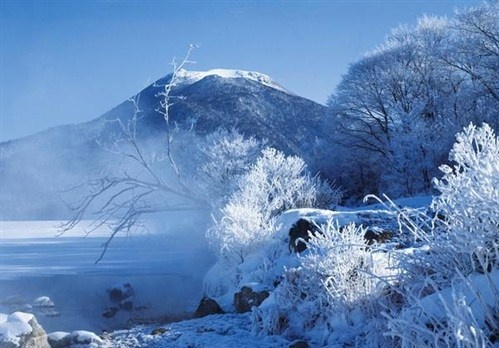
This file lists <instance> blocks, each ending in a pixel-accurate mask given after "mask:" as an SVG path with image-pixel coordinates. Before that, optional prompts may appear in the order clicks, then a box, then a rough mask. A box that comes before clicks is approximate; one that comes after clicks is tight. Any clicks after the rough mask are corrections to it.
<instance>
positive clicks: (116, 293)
mask: <svg viewBox="0 0 499 348" xmlns="http://www.w3.org/2000/svg"><path fill="white" fill-rule="evenodd" d="M107 293H108V295H109V300H110V301H111V302H112V303H116V304H118V307H119V308H120V309H123V310H126V311H131V310H133V300H134V296H135V291H134V290H133V288H132V286H131V285H130V284H129V283H124V284H117V285H114V286H113V287H110V288H109V289H107Z"/></svg>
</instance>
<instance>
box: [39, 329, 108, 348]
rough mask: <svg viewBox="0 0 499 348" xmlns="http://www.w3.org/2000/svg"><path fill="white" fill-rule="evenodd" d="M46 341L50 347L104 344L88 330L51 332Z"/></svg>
mask: <svg viewBox="0 0 499 348" xmlns="http://www.w3.org/2000/svg"><path fill="white" fill-rule="evenodd" d="M48 342H49V343H50V347H51V348H69V347H99V346H102V345H104V341H103V340H102V339H101V338H100V337H99V336H97V335H96V334H94V333H93V332H90V331H84V330H79V331H74V332H72V333H69V332H62V331H57V332H52V333H50V334H49V335H48Z"/></svg>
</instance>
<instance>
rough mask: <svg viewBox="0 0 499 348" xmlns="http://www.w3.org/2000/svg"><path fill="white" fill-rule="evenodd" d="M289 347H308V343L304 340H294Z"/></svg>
mask: <svg viewBox="0 0 499 348" xmlns="http://www.w3.org/2000/svg"><path fill="white" fill-rule="evenodd" d="M289 348H310V345H309V344H308V343H307V342H306V341H294V342H293V343H291V344H290V345H289Z"/></svg>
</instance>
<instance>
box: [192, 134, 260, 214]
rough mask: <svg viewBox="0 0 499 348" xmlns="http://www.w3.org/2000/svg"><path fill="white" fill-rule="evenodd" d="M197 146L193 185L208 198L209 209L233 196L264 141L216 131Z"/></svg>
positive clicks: (219, 205) (217, 206)
mask: <svg viewBox="0 0 499 348" xmlns="http://www.w3.org/2000/svg"><path fill="white" fill-rule="evenodd" d="M205 142H206V144H203V145H202V146H201V153H202V154H203V158H202V161H201V162H202V164H201V165H200V166H199V167H198V169H197V173H198V177H197V179H198V180H197V182H198V185H201V186H202V187H201V190H202V192H206V194H207V195H209V196H210V197H212V198H211V199H210V200H211V201H212V202H211V203H212V206H213V207H214V208H215V209H216V208H221V207H222V206H223V204H225V203H226V201H227V199H228V197H229V196H230V195H231V193H232V192H234V190H235V187H236V182H237V179H238V178H239V177H240V176H242V175H243V174H245V173H246V172H247V171H248V170H249V169H250V167H251V165H252V164H253V163H254V162H255V161H256V159H257V158H258V156H259V155H260V153H261V151H262V149H263V146H264V143H265V142H264V141H260V140H257V139H256V138H254V137H248V138H246V137H244V136H243V135H242V134H240V133H239V132H237V131H236V130H231V131H227V130H223V129H222V130H218V131H215V132H213V133H212V134H210V135H208V136H207V137H206V141H205Z"/></svg>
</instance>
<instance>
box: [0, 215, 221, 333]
mask: <svg viewBox="0 0 499 348" xmlns="http://www.w3.org/2000/svg"><path fill="white" fill-rule="evenodd" d="M58 225H59V224H58V223H57V222H50V221H49V222H45V221H42V222H40V221H36V222H33V221H29V222H1V226H0V312H9V311H13V310H16V309H23V308H24V309H23V310H29V307H28V306H27V305H32V304H33V301H34V299H36V298H38V297H39V296H49V297H50V298H51V299H52V300H53V302H54V303H55V306H54V307H53V308H39V307H33V308H32V311H33V313H35V314H36V315H37V318H38V320H39V321H40V322H41V324H42V326H43V327H44V328H45V329H46V330H47V331H48V332H51V331H59V330H63V331H73V330H77V329H85V330H91V331H95V332H101V331H103V330H111V329H116V328H122V327H126V326H128V325H129V324H130V323H132V322H141V321H144V320H148V319H151V318H157V317H161V316H165V315H182V314H184V313H185V312H186V311H187V312H188V311H191V310H192V309H193V308H194V307H195V306H196V304H197V303H198V301H199V299H200V297H201V296H202V278H203V275H204V273H205V272H206V271H207V269H208V268H209V267H210V265H211V264H212V262H213V259H212V257H211V256H210V255H209V253H208V251H207V247H206V243H205V242H204V238H203V233H202V231H199V233H197V232H196V233H193V232H192V231H193V226H189V224H188V223H186V224H184V226H180V227H179V229H177V230H167V231H164V232H163V233H153V234H151V233H142V234H136V235H133V236H131V237H126V236H125V237H118V238H116V240H114V241H113V243H112V245H111V247H110V249H109V250H108V253H107V254H106V255H105V257H104V259H103V260H102V261H101V262H100V263H98V264H97V265H96V264H95V261H96V259H97V258H98V257H99V255H100V252H101V250H102V249H101V245H102V243H103V242H105V240H106V236H107V235H108V233H109V232H108V231H107V230H99V231H97V232H96V233H94V234H91V235H89V236H87V237H85V234H84V231H83V230H82V229H81V228H80V229H78V230H75V231H71V233H68V234H65V235H63V236H59V237H57V236H56V235H57V233H58V230H57V226H58ZM122 283H129V284H131V285H132V287H133V289H134V292H135V296H134V301H133V306H134V309H133V310H131V311H125V310H119V311H118V312H117V313H116V314H115V315H114V316H112V317H111V318H106V317H104V316H103V314H104V313H105V312H107V311H108V309H109V308H110V307H113V306H114V307H116V304H113V303H112V302H111V300H110V299H109V295H108V293H107V292H106V289H107V288H109V287H110V286H113V285H115V284H122Z"/></svg>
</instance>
